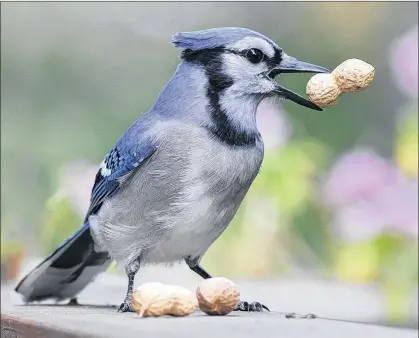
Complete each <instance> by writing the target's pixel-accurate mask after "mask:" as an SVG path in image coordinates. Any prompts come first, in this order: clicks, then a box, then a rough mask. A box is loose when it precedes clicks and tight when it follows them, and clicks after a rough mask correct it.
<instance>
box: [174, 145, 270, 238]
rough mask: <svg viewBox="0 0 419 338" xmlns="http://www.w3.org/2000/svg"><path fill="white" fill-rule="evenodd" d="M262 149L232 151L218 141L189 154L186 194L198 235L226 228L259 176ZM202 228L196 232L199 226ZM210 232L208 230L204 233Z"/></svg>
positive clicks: (245, 148) (229, 147)
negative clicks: (199, 232)
mask: <svg viewBox="0 0 419 338" xmlns="http://www.w3.org/2000/svg"><path fill="white" fill-rule="evenodd" d="M262 159H263V148H261V147H237V148H235V147H231V146H226V145H224V144H222V143H219V142H217V141H216V140H211V141H208V140H206V141H205V142H202V143H200V144H199V145H197V147H195V148H194V149H191V150H190V152H189V163H188V169H187V171H186V172H185V176H184V182H185V185H184V187H185V189H184V193H183V194H182V195H183V197H184V199H185V201H187V202H186V203H190V210H191V212H190V215H189V216H190V219H191V220H194V221H195V222H194V225H191V226H192V227H195V230H196V231H202V232H205V231H206V230H207V231H212V229H213V228H217V227H222V228H223V227H224V228H225V227H226V226H227V225H228V224H229V223H230V221H231V219H232V218H233V217H234V214H235V213H236V211H237V209H238V207H239V206H240V204H241V202H242V200H243V198H244V197H245V195H246V193H247V191H248V189H249V188H250V186H251V184H252V182H253V180H254V179H255V177H256V176H257V174H258V172H259V169H260V166H261V163H262ZM197 223H198V224H201V226H202V227H201V228H196V227H197V225H198V224H197ZM204 228H206V229H204Z"/></svg>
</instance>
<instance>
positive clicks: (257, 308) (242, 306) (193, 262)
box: [185, 257, 270, 312]
mask: <svg viewBox="0 0 419 338" xmlns="http://www.w3.org/2000/svg"><path fill="white" fill-rule="evenodd" d="M199 261H200V257H197V258H194V259H192V258H191V257H187V258H185V262H186V264H188V266H189V268H190V269H191V270H192V271H194V272H196V273H197V274H198V275H200V276H201V277H202V278H204V279H208V278H211V275H210V274H209V273H208V272H206V271H205V269H204V268H203V267H202V266H201V265H199ZM263 310H267V311H270V310H269V309H268V307H267V306H265V305H263V304H261V303H259V302H253V303H248V302H244V301H240V302H239V304H237V306H236V308H235V309H234V311H252V312H263Z"/></svg>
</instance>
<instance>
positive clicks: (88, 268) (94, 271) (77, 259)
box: [15, 222, 112, 302]
mask: <svg viewBox="0 0 419 338" xmlns="http://www.w3.org/2000/svg"><path fill="white" fill-rule="evenodd" d="M111 262H112V259H111V258H110V256H109V254H108V253H107V252H97V251H95V250H94V242H93V238H92V236H91V234H90V229H89V223H88V222H86V223H85V224H84V225H83V226H82V227H81V228H80V229H79V230H77V232H76V233H74V234H73V235H72V236H71V237H70V238H68V239H67V240H66V241H65V242H64V243H62V244H61V245H60V246H59V247H58V248H57V249H55V251H54V252H53V253H51V254H50V255H49V256H48V257H47V258H45V259H44V260H43V261H42V262H41V263H40V264H39V265H38V266H37V267H36V268H35V269H33V270H32V271H31V272H30V273H29V274H28V275H26V277H24V278H23V279H22V280H21V281H20V282H19V284H18V285H17V286H16V289H15V290H16V292H18V293H20V294H21V295H22V296H23V298H24V300H25V301H26V302H32V301H41V300H45V299H49V298H51V299H56V300H62V299H67V298H73V297H75V296H76V295H77V294H78V293H79V292H80V291H82V290H83V289H84V288H85V287H86V286H87V285H88V284H89V283H90V282H91V281H92V280H93V279H94V278H95V277H96V276H97V275H98V274H99V273H101V272H104V271H105V270H106V269H107V268H108V267H109V265H110V264H111Z"/></svg>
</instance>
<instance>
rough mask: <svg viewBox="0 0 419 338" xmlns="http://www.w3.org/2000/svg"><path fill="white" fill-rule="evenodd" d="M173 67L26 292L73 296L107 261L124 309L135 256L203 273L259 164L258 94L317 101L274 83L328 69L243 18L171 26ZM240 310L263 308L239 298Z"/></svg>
mask: <svg viewBox="0 0 419 338" xmlns="http://www.w3.org/2000/svg"><path fill="white" fill-rule="evenodd" d="M171 43H172V44H173V46H174V47H175V48H178V49H180V50H181V52H180V61H179V63H178V65H177V68H176V70H175V72H174V74H173V75H172V77H171V78H170V79H169V81H168V82H167V83H166V85H165V86H164V87H163V89H162V90H161V92H160V94H159V95H158V97H157V99H156V101H155V102H154V104H153V105H152V107H151V109H150V110H149V111H147V112H145V113H143V114H141V115H140V116H139V117H138V118H137V119H136V120H135V121H134V122H133V124H132V125H131V126H129V127H128V129H126V131H125V132H124V133H123V134H122V136H121V137H120V138H119V139H118V140H117V141H116V143H115V144H114V146H113V147H112V148H111V150H110V151H109V152H108V153H107V154H106V156H105V157H104V160H103V161H102V163H101V164H100V166H99V168H98V172H97V175H96V177H95V181H94V184H93V188H92V192H91V199H90V206H89V209H88V211H87V213H86V217H85V219H84V222H83V225H82V226H81V227H80V228H79V229H78V230H77V231H76V232H75V233H74V234H73V235H72V236H70V237H69V238H68V239H67V240H66V241H64V242H63V243H62V244H61V245H60V246H59V247H58V248H57V249H55V250H54V251H53V252H52V253H51V254H50V255H49V256H47V257H46V258H45V259H44V260H43V261H42V262H41V263H40V264H39V265H38V266H36V267H35V268H34V269H33V270H32V271H30V272H29V273H28V274H27V275H26V276H25V277H24V278H23V279H22V280H21V281H20V282H19V283H18V285H17V286H16V288H15V291H16V292H17V293H19V294H20V295H21V296H22V298H23V299H24V300H25V301H26V302H27V303H29V302H34V301H44V300H47V299H55V300H56V301H62V300H66V299H70V303H71V304H77V296H78V294H79V293H80V292H81V291H82V290H83V289H84V288H85V287H86V286H87V285H88V284H90V283H91V282H92V281H93V280H94V279H95V278H96V277H97V276H98V275H99V274H101V273H103V272H104V271H106V270H107V268H108V267H109V266H110V264H111V263H112V262H114V261H116V262H117V264H119V265H120V266H122V267H123V268H124V269H125V273H126V275H127V279H128V284H127V291H126V293H125V297H124V299H123V302H122V303H121V305H120V306H119V308H118V311H119V312H133V311H134V309H133V306H132V294H133V284H134V278H135V275H136V274H137V272H138V271H139V270H140V269H141V267H142V266H147V265H156V264H173V263H176V262H186V264H187V265H188V266H189V268H190V269H191V270H192V271H194V272H195V273H197V274H198V275H199V276H201V277H202V278H204V279H208V278H211V277H212V276H211V275H210V274H209V273H208V272H207V271H206V270H205V269H204V268H203V267H202V265H201V260H202V257H203V256H204V254H205V253H206V251H207V250H208V249H209V247H210V246H211V245H212V244H213V243H214V242H215V241H216V239H217V238H218V237H219V236H220V235H221V234H222V233H223V232H224V230H225V229H226V228H227V226H228V225H229V224H230V222H231V221H232V219H233V217H234V216H235V214H236V212H237V210H238V208H239V207H240V205H241V203H242V201H243V199H244V198H245V196H246V194H247V192H248V190H249V188H250V186H251V184H252V183H253V181H254V179H255V178H256V176H257V175H258V173H259V171H260V168H261V164H262V160H263V156H264V146H263V139H262V136H261V134H260V133H259V131H258V128H257V123H256V111H257V108H258V106H259V104H260V103H261V102H262V101H263V100H265V99H266V100H268V99H272V98H278V99H280V100H290V101H293V102H295V103H297V104H299V105H302V106H304V107H306V108H310V109H313V110H317V111H321V110H322V109H321V108H320V107H318V106H317V105H315V104H314V103H312V102H310V101H309V100H307V99H306V98H304V97H303V96H301V95H299V94H297V93H295V92H293V91H291V90H289V89H286V88H285V87H283V86H281V85H280V84H279V83H278V81H276V79H277V77H278V76H279V75H281V74H285V73H328V72H329V70H328V69H326V68H324V67H321V66H317V65H314V64H311V63H307V62H303V61H299V60H297V59H296V58H294V57H291V56H289V55H288V54H286V53H285V52H284V50H283V49H282V48H280V47H279V46H278V45H277V44H276V43H275V42H274V41H273V40H271V39H270V38H268V37H266V36H264V35H263V34H262V33H259V32H256V31H254V30H251V29H248V28H240V27H220V28H210V29H203V30H197V31H189V32H179V33H176V34H174V35H173V36H172V40H171ZM235 310H237V311H257V312H261V311H262V312H263V311H266V310H269V308H268V307H267V306H266V305H264V304H261V303H260V302H256V301H255V302H247V301H243V300H240V301H239V303H238V305H237V307H236V309H235Z"/></svg>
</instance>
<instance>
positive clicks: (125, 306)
mask: <svg viewBox="0 0 419 338" xmlns="http://www.w3.org/2000/svg"><path fill="white" fill-rule="evenodd" d="M118 312H135V310H134V308H133V306H132V302H131V301H130V300H128V299H125V300H124V302H123V303H122V304H121V305H120V306H119V308H118Z"/></svg>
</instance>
